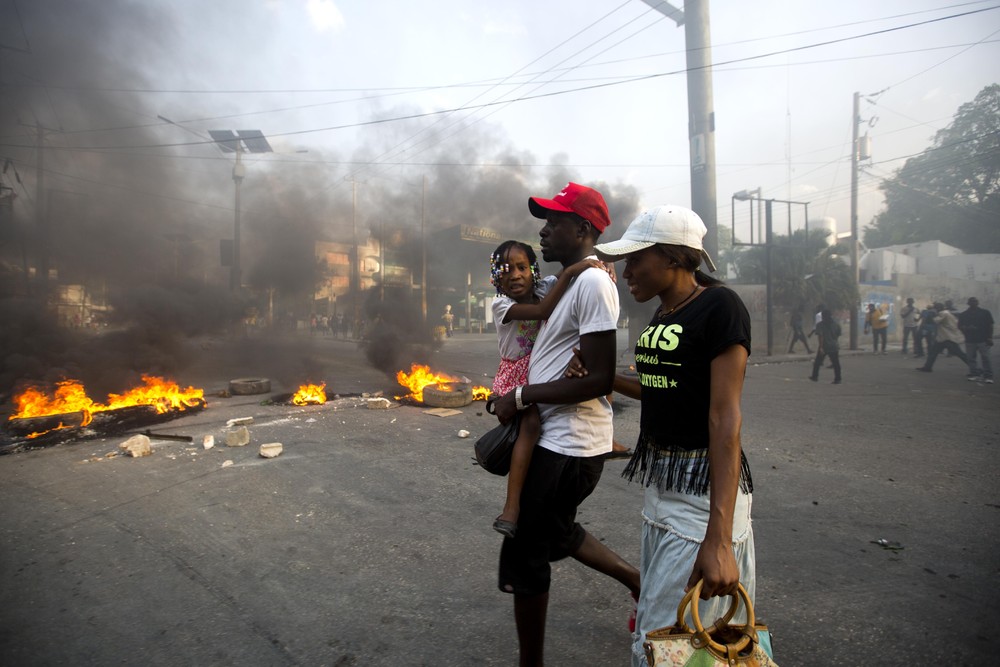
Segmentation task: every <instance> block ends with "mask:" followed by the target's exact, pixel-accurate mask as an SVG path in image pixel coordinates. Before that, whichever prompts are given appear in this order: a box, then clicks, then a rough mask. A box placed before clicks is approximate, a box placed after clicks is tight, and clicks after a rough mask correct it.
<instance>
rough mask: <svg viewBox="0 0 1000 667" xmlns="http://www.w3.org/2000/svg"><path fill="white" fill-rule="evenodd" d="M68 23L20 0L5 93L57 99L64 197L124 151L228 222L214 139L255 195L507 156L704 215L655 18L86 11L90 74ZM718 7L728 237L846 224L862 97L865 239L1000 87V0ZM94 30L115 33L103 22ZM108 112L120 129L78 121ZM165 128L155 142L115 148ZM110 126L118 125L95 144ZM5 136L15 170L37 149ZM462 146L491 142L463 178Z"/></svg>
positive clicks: (224, 9) (255, 4) (162, 4)
mask: <svg viewBox="0 0 1000 667" xmlns="http://www.w3.org/2000/svg"><path fill="white" fill-rule="evenodd" d="M66 4H67V3H65V2H58V1H56V0H16V2H15V0H0V26H2V28H0V45H2V46H4V47H5V48H4V49H3V50H0V80H2V81H3V82H4V83H7V84H14V85H16V86H24V85H35V86H37V85H39V84H45V86H47V88H45V91H44V92H45V98H44V101H42V102H39V101H37V100H39V99H41V98H38V97H36V98H35V99H36V102H35V106H33V107H32V108H31V109H30V110H27V109H21V110H19V111H18V114H19V120H20V121H21V122H22V123H34V122H36V121H38V122H41V123H42V124H43V125H46V126H49V127H54V128H58V129H61V130H63V131H65V132H69V133H71V134H68V135H66V136H67V138H66V139H65V141H66V142H67V144H71V145H73V146H75V147H76V148H77V151H78V152H77V155H79V156H80V157H79V158H78V159H77V161H76V162H75V163H74V165H75V166H74V165H71V166H70V167H68V169H70V173H68V174H67V178H68V177H74V176H75V177H85V176H86V175H87V173H88V172H87V155H88V151H93V152H100V151H104V150H106V149H108V148H109V147H123V146H124V147H128V148H127V149H125V150H128V151H133V152H136V153H143V152H147V153H151V154H161V155H168V156H170V157H169V158H166V159H167V160H168V162H167V164H161V165H160V166H161V167H162V168H163V169H164V170H168V171H169V170H176V171H180V172H184V173H185V174H187V176H188V177H189V179H193V180H195V181H198V182H199V185H200V190H196V191H195V192H194V193H191V192H185V193H183V194H182V193H180V192H175V193H173V194H174V195H175V196H177V197H178V198H179V199H183V200H184V201H187V202H190V204H185V205H190V206H191V208H192V210H197V208H198V206H199V202H201V203H204V204H212V205H218V206H225V202H227V201H229V198H231V196H232V182H231V181H229V180H228V179H227V178H226V175H225V174H226V171H225V170H227V169H228V168H229V167H228V166H227V163H226V162H225V160H227V159H231V158H228V157H226V158H224V156H222V155H220V154H219V153H218V151H217V150H216V149H215V148H214V147H212V146H210V145H199V144H197V142H198V141H199V135H200V136H205V134H206V130H208V129H259V130H261V131H263V132H264V134H265V135H266V136H267V137H269V139H270V141H271V144H272V146H273V147H274V149H275V151H276V153H275V154H274V155H268V156H262V157H253V158H251V159H250V172H249V173H248V179H247V183H248V187H249V184H250V183H251V182H252V178H253V169H254V165H255V164H256V163H258V162H262V161H267V162H274V163H275V164H274V165H272V168H282V169H284V168H285V167H284V165H292V164H294V165H295V168H296V169H298V168H300V166H299V164H298V163H301V164H302V165H303V166H304V167H305V168H308V169H310V170H311V175H310V176H309V180H310V181H315V182H320V183H327V184H328V185H324V186H321V187H329V188H331V189H335V190H336V189H341V190H344V189H349V188H350V184H349V182H350V180H351V179H352V178H353V179H355V180H359V181H362V182H364V181H365V179H370V178H384V177H391V175H392V174H393V173H394V171H395V170H401V169H402V167H400V166H399V164H400V163H413V164H418V165H419V164H423V163H424V162H428V161H430V162H434V161H440V159H441V158H440V156H441V155H442V154H451V156H452V159H453V160H454V166H453V167H450V168H451V169H454V170H455V171H456V172H457V173H458V174H462V173H471V172H472V171H473V170H477V171H482V170H489V169H496V170H502V169H504V167H502V166H492V165H491V164H486V165H483V164H479V163H481V162H483V158H482V155H483V154H491V151H499V152H503V151H507V152H514V153H517V154H518V155H520V156H521V158H522V160H527V161H529V162H530V163H531V164H535V165H537V167H536V168H537V169H538V170H539V172H540V173H544V172H546V170H549V169H550V167H549V166H548V165H553V164H559V165H567V166H569V167H570V168H571V169H572V171H573V172H575V173H577V174H579V175H580V176H579V178H580V180H582V181H583V182H591V181H604V182H609V183H617V182H621V183H625V184H630V185H632V186H634V187H635V188H636V189H637V191H638V193H639V199H640V204H641V205H643V206H652V205H656V204H660V203H667V202H673V203H680V204H689V202H690V191H689V166H688V142H687V85H686V78H685V75H684V68H685V55H684V30H683V28H682V27H677V26H676V25H675V24H674V22H673V21H671V20H669V19H667V18H665V17H663V16H662V15H661V14H659V13H657V12H656V11H654V10H652V9H651V8H650V7H649V6H648V5H647V4H646V3H644V2H642V1H641V0H628V1H626V2H620V1H619V0H600V1H598V0H587V1H586V2H580V1H579V0H577V1H574V2H570V1H567V0H546V1H544V2H539V1H538V0H505V1H504V2H479V1H476V0H426V1H424V2H402V1H399V0H390V1H387V2H371V1H368V0H336V1H335V0H239V1H237V0H209V1H206V0H169V1H167V0H147V1H135V2H124V1H118V2H101V1H99V0H90V1H89V2H88V1H79V2H75V3H70V4H72V5H74V6H75V9H74V10H73V13H72V20H70V17H69V15H68V14H67V15H65V16H66V17H67V18H66V20H65V27H63V28H60V29H63V30H66V31H68V32H67V33H66V37H67V41H68V42H71V43H73V44H86V41H87V39H88V38H90V37H89V36H90V35H93V39H95V40H108V39H109V38H108V35H109V34H110V35H113V36H114V37H113V39H111V40H110V41H109V43H108V44H107V45H106V46H105V45H102V44H98V45H90V46H93V47H94V48H95V49H98V50H99V49H101V48H103V49H104V53H105V56H107V57H106V59H104V60H97V61H94V63H95V64H94V65H93V67H92V69H91V70H87V69H86V68H87V67H88V63H89V62H91V61H89V60H88V59H82V58H81V57H80V56H79V54H78V53H77V52H76V51H74V49H75V48H77V47H73V48H69V47H67V48H65V49H62V50H60V49H58V48H56V47H51V46H49V45H52V44H58V43H59V42H60V39H61V38H62V35H54V34H46V31H48V32H49V33H51V32H52V31H54V30H56V29H55V28H54V27H53V26H56V25H59V21H58V19H59V17H60V16H63V15H62V14H60V12H63V11H64V8H65V6H66ZM29 5H30V6H29ZM710 6H711V37H712V44H713V53H712V57H713V62H714V63H716V66H715V68H714V72H713V77H714V108H715V116H716V161H717V194H718V208H719V210H718V221H719V224H728V223H729V220H730V196H731V195H732V193H733V192H735V191H737V190H741V189H744V188H756V187H761V188H762V189H763V194H764V196H765V197H775V198H780V199H787V198H791V199H794V200H799V201H808V202H810V217H812V218H817V217H822V216H829V217H833V218H835V219H836V220H837V222H838V225H839V229H840V230H841V231H845V230H847V229H849V220H848V212H849V201H850V196H849V186H850V168H849V165H850V162H849V156H850V137H851V106H852V96H853V94H854V93H855V92H856V91H857V92H860V93H862V94H864V96H865V97H864V98H863V100H862V105H861V116H862V118H863V119H864V121H865V123H864V126H863V131H867V132H868V133H869V134H870V136H871V138H872V144H873V160H872V162H871V164H870V165H869V166H867V167H866V168H865V170H864V173H863V174H862V175H861V178H860V193H861V196H860V207H859V220H860V222H861V224H862V225H864V224H866V223H867V222H868V221H869V220H870V219H871V218H872V216H873V215H874V214H876V213H877V212H878V211H879V209H880V208H881V206H882V199H881V197H880V194H879V192H878V190H877V185H878V182H879V180H880V179H881V178H883V177H885V176H887V175H890V174H891V173H892V172H893V170H894V169H897V168H898V167H900V166H902V164H903V161H904V159H905V158H906V157H907V156H910V155H913V154H915V153H918V152H920V151H921V150H923V149H925V148H927V147H928V145H929V143H930V140H931V138H932V137H933V135H934V133H935V131H937V130H938V129H941V128H943V127H945V126H946V125H947V124H948V123H949V122H950V120H951V118H952V116H953V115H954V113H955V112H956V110H957V108H958V106H959V105H961V104H962V103H965V102H968V101H971V100H972V99H973V98H974V96H975V95H976V93H977V92H979V91H980V90H981V89H982V88H983V87H984V86H986V85H989V84H991V83H995V82H997V81H998V80H1000V66H998V64H997V63H1000V46H998V42H997V40H998V39H1000V2H998V1H997V0H993V1H990V2H943V1H937V2H934V1H930V0H883V1H881V2H871V1H870V0H844V1H841V2H818V1H815V0H804V1H801V2H788V0H781V1H778V0H762V1H759V2H734V1H729V2H725V1H723V0H715V1H714V2H711V5H710ZM982 10H986V11H982ZM87 12H89V13H90V14H92V15H93V17H94V21H95V25H97V24H98V23H99V24H100V25H101V26H103V27H104V30H105V31H104V32H99V31H98V32H94V31H92V30H91V29H90V28H89V27H88V26H87V25H86V22H85V21H83V20H82V19H81V17H82V16H84V14H85V13H87ZM972 12H976V13H972ZM46 14H49V17H48V19H45V20H43V18H44V17H45V15H46ZM960 14H967V15H966V16H958V17H955V18H951V17H953V16H956V15H960ZM40 17H41V18H40ZM81 23H83V24H82V25H81ZM70 33H72V34H70ZM873 33H874V34H873ZM12 47H13V48H12ZM40 60H46V61H48V62H49V63H50V64H54V65H57V66H56V67H49V68H48V69H46V70H45V77H46V80H44V81H37V80H35V79H33V78H32V77H33V76H34V75H33V74H32V73H31V72H32V71H35V70H33V65H37V64H38V61H40ZM5 97H6V95H5ZM98 98H99V99H100V100H101V103H102V104H103V105H105V107H106V108H107V109H109V110H113V116H114V120H113V121H112V120H111V119H110V118H109V119H108V120H107V124H106V125H101V124H100V123H101V119H100V118H99V117H98V118H95V116H94V114H92V113H91V114H89V115H87V116H86V118H85V119H78V117H77V116H75V115H74V110H76V109H78V108H82V107H83V106H85V105H87V104H91V103H92V102H93V100H95V99H98ZM32 116H34V118H33V117H32ZM158 116H163V117H166V118H170V119H171V120H173V121H174V122H176V123H178V124H181V125H183V126H184V127H186V128H188V129H189V130H190V132H188V131H184V130H182V129H180V128H178V127H175V126H173V125H170V124H167V123H164V122H163V121H161V120H159V119H158ZM414 117H416V118H415V119H414ZM396 118H407V119H408V120H405V121H395V120H392V119H396ZM373 121H380V122H379V123H378V124H375V125H372V124H371V123H373ZM460 121H461V125H460V126H459V125H456V123H458V122H460ZM88 124H89V126H88ZM145 125H151V126H152V127H151V128H146V129H145V130H144V131H145V132H146V133H147V134H144V135H143V136H142V139H141V140H138V139H137V138H136V137H137V135H136V134H135V133H134V132H130V131H129V130H117V129H114V128H119V127H128V126H145ZM99 128H102V129H103V128H110V129H109V131H106V132H101V133H85V132H81V131H84V130H93V129H99ZM4 134H5V136H4V140H3V141H0V143H3V144H6V145H5V147H3V148H2V149H0V150H2V154H3V155H4V156H7V155H10V154H12V153H13V152H15V151H17V150H18V149H17V148H16V144H17V141H16V140H15V139H16V138H12V135H11V134H9V133H7V132H5V133H4ZM379 136H383V137H388V138H387V139H385V140H384V141H382V142H381V145H379V147H378V149H377V150H374V149H369V150H363V149H362V147H363V146H365V145H367V144H369V143H370V142H371V141H372V137H379ZM463 136H464V137H466V138H467V137H470V136H474V137H476V141H483V142H490V143H491V144H492V145H490V146H484V147H483V148H484V150H483V152H481V153H479V154H478V155H473V156H470V157H471V161H472V162H473V163H474V164H463V163H465V162H466V161H465V160H464V159H463V155H464V153H463V150H464V149H462V146H463V143H462V140H463ZM58 142H59V139H54V140H53V145H55V144H57V143H58ZM157 143H161V144H186V143H192V144H193V145H186V146H179V147H171V148H162V149H161V148H156V147H155V144H157ZM449 144H454V147H455V151H453V152H452V151H448V150H446V149H447V148H448V146H449ZM12 145H13V147H12ZM151 146H152V147H151ZM299 151H308V153H304V152H299ZM359 155H364V157H365V159H364V160H362V162H364V161H369V162H371V163H372V164H360V163H358V156H359ZM27 157H30V154H23V153H22V154H21V159H22V160H24V159H27ZM22 169H24V170H25V171H28V170H27V168H25V167H22ZM288 169H291V167H288ZM73 170H76V171H73ZM417 171H418V172H419V169H418V170H417ZM409 173H411V174H412V173H413V171H412V170H411V171H410V172H409ZM119 177H121V178H124V176H122V175H119ZM54 178H55V177H54ZM121 185H122V186H123V187H128V185H127V183H126V182H125V181H123V182H122V183H121ZM168 194H169V193H168ZM537 194H541V195H551V194H554V193H552V192H539V193H537ZM524 204H525V202H523V201H512V202H511V215H512V216H525V217H526V216H527V210H526V207H525V205H524ZM470 222H473V223H474V222H475V221H470ZM616 222H619V221H616ZM620 222H621V223H623V224H624V223H625V222H627V220H622V221H620ZM619 229H620V228H619Z"/></svg>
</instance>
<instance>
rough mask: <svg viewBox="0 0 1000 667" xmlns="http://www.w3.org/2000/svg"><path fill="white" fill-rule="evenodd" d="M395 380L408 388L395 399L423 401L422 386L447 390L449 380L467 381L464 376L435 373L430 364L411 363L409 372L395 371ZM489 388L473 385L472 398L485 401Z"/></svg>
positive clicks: (488, 394) (488, 395)
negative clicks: (407, 390)
mask: <svg viewBox="0 0 1000 667" xmlns="http://www.w3.org/2000/svg"><path fill="white" fill-rule="evenodd" d="M396 381H397V382H398V383H399V384H401V385H402V386H404V387H406V388H407V389H409V390H410V393H409V394H406V395H405V396H396V400H397V401H398V400H402V399H404V398H409V399H412V400H414V401H419V402H420V403H423V401H424V387H428V386H431V385H433V386H435V387H437V388H438V389H442V390H447V389H448V387H447V384H448V383H451V382H467V380H465V379H464V378H459V377H455V376H453V375H448V374H447V373H437V372H434V371H432V370H431V369H430V366H423V365H421V364H411V365H410V372H409V373H406V372H405V371H399V372H397V373H396ZM490 394H491V392H490V390H489V389H487V388H486V387H473V388H472V400H474V401H485V400H486V399H487V398H489V397H490Z"/></svg>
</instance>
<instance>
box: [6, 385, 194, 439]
mask: <svg viewBox="0 0 1000 667" xmlns="http://www.w3.org/2000/svg"><path fill="white" fill-rule="evenodd" d="M142 382H143V384H142V386H139V387H135V388H133V389H129V390H128V391H126V392H125V393H124V394H108V399H107V401H106V402H105V403H97V402H95V401H94V400H93V399H91V398H90V397H89V396H87V391H86V389H84V387H83V384H81V383H80V382H78V381H77V380H64V381H62V382H58V383H56V389H55V391H54V392H53V393H51V394H49V393H46V392H45V391H42V390H41V389H39V388H37V387H29V388H27V389H25V390H24V391H23V392H21V393H20V394H18V395H17V396H15V397H14V405H15V406H16V408H17V409H16V411H15V413H14V414H13V415H11V416H10V419H27V418H31V417H45V416H48V415H58V414H64V413H68V412H80V413H82V414H83V421H82V423H81V424H79V425H80V426H86V425H87V424H89V423H90V422H91V421H92V420H93V413H95V412H104V411H106V410H117V409H119V408H126V407H131V406H135V405H151V406H153V407H154V408H155V409H156V411H157V412H158V413H160V414H162V413H165V412H168V411H170V410H185V409H187V408H194V407H201V406H204V405H205V391H204V390H203V389H195V388H194V387H188V388H187V389H181V388H180V386H178V384H177V383H176V382H174V381H173V380H164V379H163V378H160V377H156V376H152V375H143V376H142ZM56 428H64V426H63V425H62V424H60V425H59V426H58V427H56ZM52 430H55V429H52ZM46 432H47V431H46ZM38 435H42V433H35V434H32V436H38Z"/></svg>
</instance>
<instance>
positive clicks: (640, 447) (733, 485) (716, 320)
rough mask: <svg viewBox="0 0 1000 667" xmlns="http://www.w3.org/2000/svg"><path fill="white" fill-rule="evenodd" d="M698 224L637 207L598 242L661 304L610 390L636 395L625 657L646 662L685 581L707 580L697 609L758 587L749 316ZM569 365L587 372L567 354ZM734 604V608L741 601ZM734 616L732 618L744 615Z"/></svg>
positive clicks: (683, 214)
mask: <svg viewBox="0 0 1000 667" xmlns="http://www.w3.org/2000/svg"><path fill="white" fill-rule="evenodd" d="M705 233H706V229H705V224H704V223H703V222H702V221H701V218H699V217H698V215H697V214H696V213H695V212H694V211H691V210H689V209H686V208H683V207H680V206H658V207H656V208H653V209H650V210H648V211H645V212H643V213H641V214H640V215H639V216H638V217H637V218H636V219H635V220H633V221H632V222H631V224H630V225H629V227H628V229H627V230H626V231H625V234H624V235H623V236H622V238H621V239H620V240H618V241H612V242H610V243H603V244H598V245H597V246H595V250H596V251H597V255H598V256H599V257H600V258H601V259H604V260H610V261H617V260H620V259H624V260H625V268H624V270H623V272H622V278H623V279H624V280H625V281H627V283H628V289H629V292H630V293H631V294H632V296H633V298H635V300H636V301H638V302H640V303H644V302H646V301H649V300H650V299H653V298H658V299H659V302H660V306H659V308H657V309H656V313H655V314H654V315H653V319H652V320H651V321H650V323H649V325H648V326H647V327H646V329H645V331H643V333H642V334H641V335H640V336H639V339H638V341H637V342H636V346H635V367H636V371H637V377H628V376H622V375H618V376H617V377H616V378H615V391H617V392H619V393H621V394H623V395H625V396H629V397H632V398H636V399H640V400H641V401H642V417H641V420H640V431H639V440H638V443H637V445H636V447H635V453H634V454H633V456H632V459H631V460H630V461H629V464H628V466H627V467H626V468H625V471H624V472H623V473H622V474H623V476H624V477H625V478H626V479H629V480H638V481H640V482H641V483H643V484H644V485H645V486H646V493H645V502H644V506H643V511H642V517H643V528H642V545H641V560H642V563H641V567H640V571H641V581H642V589H641V595H640V599H639V602H638V606H637V612H636V629H635V632H634V634H633V644H632V653H633V656H632V663H633V665H637V666H638V665H644V664H646V663H645V661H644V656H643V649H642V642H643V639H644V637H645V633H647V632H649V631H650V630H654V629H656V628H660V627H663V626H668V625H672V624H673V623H674V622H675V621H676V618H677V606H678V604H679V603H680V601H681V598H682V597H683V596H684V593H685V591H686V590H687V589H688V588H690V587H692V586H693V585H694V584H695V583H696V582H697V581H698V580H699V579H700V580H703V581H704V584H703V586H702V592H701V596H702V598H704V599H706V600H709V599H710V598H714V599H711V601H710V602H705V603H703V604H702V606H701V607H700V608H699V609H700V610H701V618H703V619H716V618H721V617H722V616H723V614H724V613H725V611H726V610H727V609H728V605H729V602H730V601H729V599H728V598H724V597H716V596H724V595H728V594H733V593H735V591H736V585H737V582H740V583H742V584H743V586H744V587H745V588H746V589H747V592H748V593H749V594H750V598H751V600H753V596H754V591H755V585H754V584H755V582H754V578H755V572H754V546H753V532H752V530H751V527H750V504H751V495H750V494H751V492H752V490H753V484H752V480H751V478H750V469H749V467H748V465H747V462H746V458H745V457H744V456H743V451H742V448H741V445H740V427H741V421H742V417H741V412H740V397H741V394H742V391H743V378H744V374H745V372H746V364H747V358H748V356H749V354H750V316H749V314H748V312H747V309H746V307H745V306H744V305H743V302H742V301H741V300H740V298H739V296H737V295H736V293H735V292H733V291H732V290H730V289H728V288H726V287H724V286H722V283H721V282H720V281H718V280H716V279H715V278H712V277H710V276H708V275H706V274H705V273H702V271H701V270H700V266H701V263H702V262H703V261H704V262H705V264H706V265H707V266H708V268H709V269H710V270H711V271H714V270H715V265H714V264H713V263H712V260H711V258H710V257H709V256H708V254H707V253H706V252H705V250H704V247H703V245H702V239H703V238H704V236H705ZM574 367H575V368H574V369H572V370H570V371H567V374H574V373H585V372H586V371H585V370H582V369H580V368H579V366H578V364H574ZM740 613H741V614H742V610H741V611H740ZM740 620H741V619H740V618H739V617H738V618H737V619H736V622H740Z"/></svg>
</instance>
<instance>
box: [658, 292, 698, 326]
mask: <svg viewBox="0 0 1000 667" xmlns="http://www.w3.org/2000/svg"><path fill="white" fill-rule="evenodd" d="M699 287H701V285H695V286H694V289H693V290H691V293H690V294H688V295H687V296H686V297H684V298H683V299H681V300H680V301H679V302H677V303H675V304H674V305H673V307H672V308H671V309H670V310H668V311H666V312H664V310H663V306H662V305H660V307H659V308H657V309H656V313H657V315H656V316H657V317H658V318H659V319H661V320H662V319H663V318H664V317H666V316H667V315H669V314H670V313H672V312H674V311H675V310H677V309H678V308H680V307H681V306H683V305H684V304H685V303H687V302H688V301H690V300H691V297H693V296H694V295H695V294H697V292H698V288H699Z"/></svg>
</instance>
